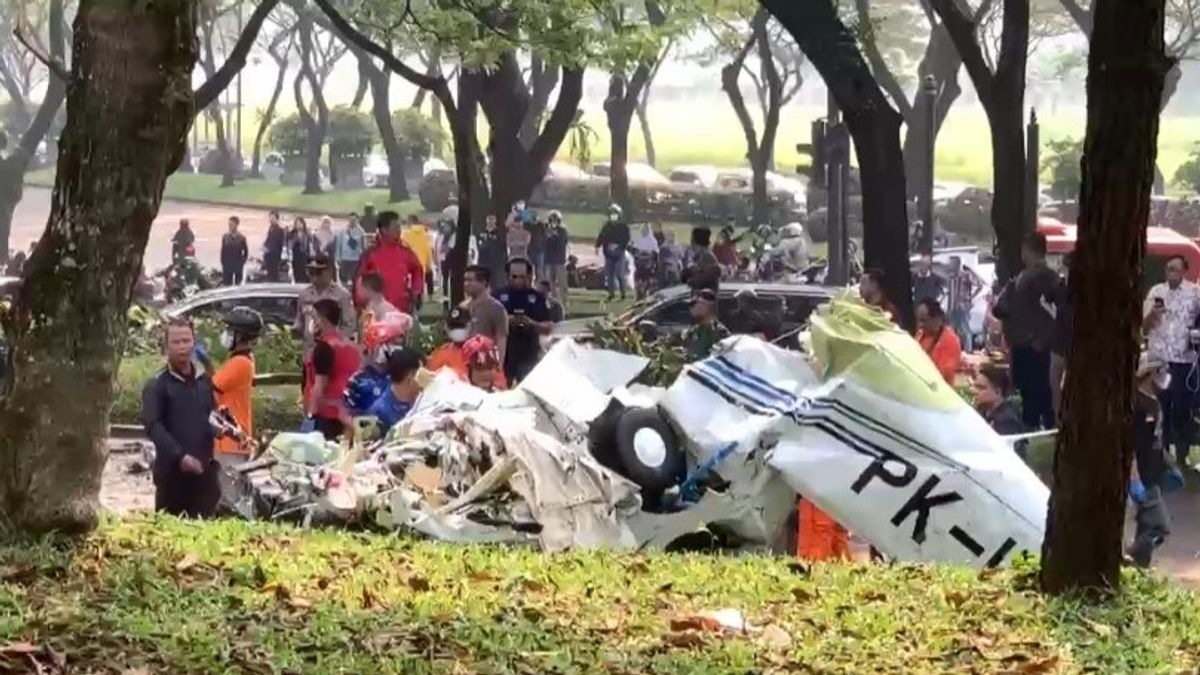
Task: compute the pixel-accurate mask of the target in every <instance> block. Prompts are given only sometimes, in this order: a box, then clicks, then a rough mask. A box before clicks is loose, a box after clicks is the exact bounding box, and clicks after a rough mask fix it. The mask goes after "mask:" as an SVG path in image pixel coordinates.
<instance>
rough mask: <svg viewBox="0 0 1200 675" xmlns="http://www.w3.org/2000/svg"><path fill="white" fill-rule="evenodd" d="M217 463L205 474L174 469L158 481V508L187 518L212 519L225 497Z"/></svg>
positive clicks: (155, 497) (156, 508) (156, 482)
mask: <svg viewBox="0 0 1200 675" xmlns="http://www.w3.org/2000/svg"><path fill="white" fill-rule="evenodd" d="M218 470H219V468H218V466H217V464H216V463H215V462H213V463H212V464H210V465H209V466H208V470H207V471H205V472H204V475H202V476H193V475H190V474H185V473H182V472H172V473H171V474H170V475H167V476H162V477H160V478H157V479H155V481H154V510H155V511H161V512H163V513H169V514H171V515H173V516H180V517H183V518H212V517H213V516H214V515H216V512H217V502H218V501H220V499H221V485H220V483H219V482H218V480H217V471H218Z"/></svg>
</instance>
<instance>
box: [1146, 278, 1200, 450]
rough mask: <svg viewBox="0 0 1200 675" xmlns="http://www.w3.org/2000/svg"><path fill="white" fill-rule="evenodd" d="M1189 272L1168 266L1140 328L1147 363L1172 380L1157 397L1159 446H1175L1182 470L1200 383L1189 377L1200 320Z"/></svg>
mask: <svg viewBox="0 0 1200 675" xmlns="http://www.w3.org/2000/svg"><path fill="white" fill-rule="evenodd" d="M1187 271H1188V261H1187V259H1186V258H1184V257H1183V256H1172V257H1171V258H1170V259H1168V260H1167V267H1166V274H1167V280H1166V281H1164V282H1163V283H1161V284H1158V285H1156V286H1154V287H1153V288H1151V289H1150V292H1149V293H1147V294H1146V302H1145V306H1144V311H1145V318H1144V321H1143V322H1142V329H1143V330H1144V331H1145V333H1146V337H1147V354H1148V357H1149V358H1150V359H1153V360H1154V361H1156V362H1161V363H1165V364H1167V369H1168V373H1169V375H1170V381H1169V383H1168V384H1167V385H1166V386H1165V387H1163V388H1162V389H1161V390H1160V391H1159V393H1158V400H1159V404H1160V406H1161V408H1162V421H1163V444H1164V445H1166V446H1168V447H1170V445H1174V446H1175V457H1176V460H1177V461H1178V462H1179V465H1180V467H1183V466H1186V464H1187V456H1188V452H1189V450H1190V449H1191V447H1192V441H1193V438H1194V437H1195V428H1194V424H1193V423H1192V407H1193V398H1194V396H1195V394H1196V392H1195V391H1194V389H1196V388H1200V387H1197V385H1198V384H1200V380H1197V376H1195V375H1193V374H1192V369H1193V368H1195V367H1196V345H1195V344H1193V342H1192V340H1191V338H1190V332H1191V330H1192V328H1193V326H1195V325H1196V318H1197V317H1198V316H1200V287H1198V286H1197V285H1196V284H1194V283H1192V282H1190V281H1187V280H1186V279H1184V276H1185V275H1186V274H1187ZM1189 375H1192V376H1191V377H1189ZM1189 384H1190V385H1191V386H1189Z"/></svg>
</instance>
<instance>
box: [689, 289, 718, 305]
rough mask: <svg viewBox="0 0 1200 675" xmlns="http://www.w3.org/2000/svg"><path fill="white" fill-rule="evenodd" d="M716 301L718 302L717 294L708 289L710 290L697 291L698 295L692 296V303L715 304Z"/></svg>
mask: <svg viewBox="0 0 1200 675" xmlns="http://www.w3.org/2000/svg"><path fill="white" fill-rule="evenodd" d="M716 301H717V294H716V293H713V292H712V290H711V289H708V288H702V289H700V290H698V291H696V294H695V295H693V296H692V302H713V303H715V302H716Z"/></svg>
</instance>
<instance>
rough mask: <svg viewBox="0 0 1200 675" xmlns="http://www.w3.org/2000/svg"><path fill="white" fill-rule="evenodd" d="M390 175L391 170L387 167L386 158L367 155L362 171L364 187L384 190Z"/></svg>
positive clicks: (377, 155)
mask: <svg viewBox="0 0 1200 675" xmlns="http://www.w3.org/2000/svg"><path fill="white" fill-rule="evenodd" d="M391 175H392V168H391V167H390V166H388V161H387V157H385V156H384V155H379V154H375V155H367V158H366V161H365V162H364V163H363V169H362V180H363V185H364V186H366V187H369V188H385V187H387V186H388V181H389V180H391Z"/></svg>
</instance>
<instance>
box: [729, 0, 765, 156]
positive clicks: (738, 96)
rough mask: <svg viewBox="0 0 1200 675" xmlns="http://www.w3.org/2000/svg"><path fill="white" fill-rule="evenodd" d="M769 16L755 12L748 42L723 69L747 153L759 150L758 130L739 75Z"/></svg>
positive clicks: (763, 11)
mask: <svg viewBox="0 0 1200 675" xmlns="http://www.w3.org/2000/svg"><path fill="white" fill-rule="evenodd" d="M767 18H768V14H767V12H766V10H763V9H760V10H758V11H757V12H756V13H755V14H754V19H752V20H751V32H750V38H749V39H748V40H746V44H745V45H743V46H742V48H741V49H739V50H738V51H737V53H736V54H734V57H733V61H730V62H729V63H728V64H727V65H726V66H725V67H724V68H722V69H721V88H722V89H724V90H725V95H726V96H728V97H729V104H730V105H732V106H733V112H734V114H736V115H737V118H738V122H739V123H740V124H741V126H742V134H743V135H744V136H745V137H746V149H747V155H749V154H751V153H757V152H758V148H759V146H758V132H757V131H756V130H755V128H754V118H752V117H751V116H750V110H749V109H748V108H747V107H746V99H745V98H744V97H743V96H742V89H741V87H739V86H738V76H739V75H740V74H741V72H742V68H743V67H744V65H745V63H746V57H747V55H749V53H750V50H751V49H752V48H753V47H754V45H755V44H756V43H757V42H758V30H757V26H758V25H760V24H765V23H766V21H767ZM747 159H749V156H747Z"/></svg>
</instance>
